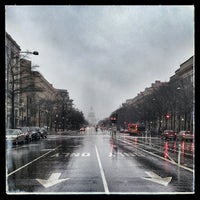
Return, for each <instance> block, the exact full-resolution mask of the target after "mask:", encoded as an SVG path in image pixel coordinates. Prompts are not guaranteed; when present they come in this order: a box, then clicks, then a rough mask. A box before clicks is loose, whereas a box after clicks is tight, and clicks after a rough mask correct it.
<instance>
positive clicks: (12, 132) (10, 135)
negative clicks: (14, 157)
mask: <svg viewBox="0 0 200 200" xmlns="http://www.w3.org/2000/svg"><path fill="white" fill-rule="evenodd" d="M25 139H26V138H25V134H24V133H23V132H22V131H21V130H20V129H7V130H6V142H7V143H11V144H19V143H25Z"/></svg>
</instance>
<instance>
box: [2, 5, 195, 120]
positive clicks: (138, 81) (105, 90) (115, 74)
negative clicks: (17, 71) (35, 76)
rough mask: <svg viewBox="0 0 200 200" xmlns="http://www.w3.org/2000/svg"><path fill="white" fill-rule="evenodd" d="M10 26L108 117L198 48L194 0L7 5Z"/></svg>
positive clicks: (66, 84) (52, 78)
mask: <svg viewBox="0 0 200 200" xmlns="http://www.w3.org/2000/svg"><path fill="white" fill-rule="evenodd" d="M5 16H6V17H5V20H6V21H5V23H6V27H5V29H6V31H7V32H8V33H9V34H10V35H11V37H12V38H13V39H14V40H15V41H16V42H17V44H18V45H19V46H20V47H21V50H30V51H32V50H36V51H38V52H39V55H38V56H33V55H32V56H29V58H30V60H31V61H32V64H33V65H39V66H40V67H39V68H38V71H39V72H40V73H41V74H42V75H43V76H44V77H45V78H46V80H47V81H48V82H50V83H51V84H53V87H54V88H57V89H67V90H68V92H69V96H70V98H71V99H73V100H74V104H75V107H76V108H78V109H79V110H81V111H82V112H83V113H84V115H85V117H86V118H87V116H88V113H89V112H90V109H91V107H93V111H94V112H95V116H96V118H98V119H102V118H105V117H108V116H109V115H110V113H111V112H113V111H114V110H116V109H118V108H119V107H120V105H122V103H124V102H125V101H126V100H127V99H130V98H134V97H135V96H137V94H138V93H140V92H141V91H144V90H145V88H146V87H150V86H151V84H152V83H154V82H155V81H156V80H160V81H163V82H164V81H169V78H170V76H172V75H174V73H175V71H176V70H177V69H178V68H179V67H180V64H181V63H183V62H184V61H186V60H187V59H188V58H190V57H191V56H192V55H194V6H188V5H187V6H174V5H173V6H130V5H129V6H122V5H121V6H108V5H106V6H91V5H90V6H53V5H51V6H6V7H5Z"/></svg>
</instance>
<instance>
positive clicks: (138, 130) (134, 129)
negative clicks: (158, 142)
mask: <svg viewBox="0 0 200 200" xmlns="http://www.w3.org/2000/svg"><path fill="white" fill-rule="evenodd" d="M144 132H145V126H143V125H141V124H134V123H129V124H128V133H129V134H134V135H142V133H144Z"/></svg>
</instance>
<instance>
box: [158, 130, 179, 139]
mask: <svg viewBox="0 0 200 200" xmlns="http://www.w3.org/2000/svg"><path fill="white" fill-rule="evenodd" d="M161 138H162V139H165V140H167V139H171V140H175V139H176V132H175V131H174V130H164V131H163V133H162V134H161Z"/></svg>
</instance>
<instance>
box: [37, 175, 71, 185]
mask: <svg viewBox="0 0 200 200" xmlns="http://www.w3.org/2000/svg"><path fill="white" fill-rule="evenodd" d="M60 175H61V173H52V174H51V176H50V177H49V179H47V180H44V179H38V178H37V179H36V180H37V181H38V182H39V183H40V184H41V185H43V186H44V187H45V188H48V187H51V186H53V185H56V184H58V183H61V182H63V181H66V180H68V179H69V178H65V179H59V177H60Z"/></svg>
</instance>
